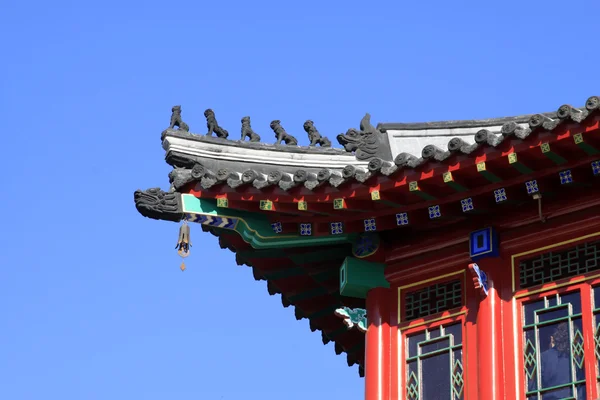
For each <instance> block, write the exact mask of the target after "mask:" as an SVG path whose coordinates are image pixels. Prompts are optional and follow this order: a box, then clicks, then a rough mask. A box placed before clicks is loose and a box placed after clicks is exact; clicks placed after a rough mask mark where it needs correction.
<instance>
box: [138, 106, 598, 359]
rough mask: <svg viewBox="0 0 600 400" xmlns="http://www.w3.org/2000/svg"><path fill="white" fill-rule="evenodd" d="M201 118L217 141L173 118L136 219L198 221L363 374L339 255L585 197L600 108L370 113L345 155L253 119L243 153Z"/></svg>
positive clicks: (341, 138) (245, 129)
mask: <svg viewBox="0 0 600 400" xmlns="http://www.w3.org/2000/svg"><path fill="white" fill-rule="evenodd" d="M205 116H207V126H208V131H209V134H212V133H214V134H216V135H217V136H218V137H212V135H204V134H203V135H196V134H193V133H190V132H189V127H188V126H187V125H186V124H185V123H183V121H182V120H181V108H180V107H174V108H173V116H172V121H171V122H172V123H171V126H170V127H169V128H168V129H166V130H165V131H163V132H162V136H161V139H162V144H163V148H164V150H165V151H166V155H165V158H166V161H167V162H168V163H169V164H170V165H172V166H173V167H174V169H173V170H172V171H171V173H170V174H169V182H170V183H171V188H170V190H169V192H164V191H162V190H160V189H149V190H146V191H137V192H136V194H135V202H136V207H137V209H138V211H139V212H140V213H141V214H142V215H144V216H146V217H149V218H154V219H162V220H169V221H174V222H178V221H181V220H185V221H188V222H195V223H199V224H201V225H202V228H203V229H204V230H207V231H210V232H211V233H213V234H214V235H216V236H218V237H219V243H220V244H221V247H223V248H228V249H230V250H231V251H233V252H235V253H236V260H237V262H238V264H246V265H249V266H250V267H252V269H253V272H254V277H255V279H257V280H263V279H264V280H266V281H267V288H268V290H269V293H270V294H272V295H273V294H277V293H280V294H281V297H282V304H283V305H284V306H289V305H293V306H294V308H295V315H296V317H297V318H308V319H309V320H310V327H311V329H313V330H320V331H321V332H322V336H323V342H324V343H327V342H328V341H330V340H331V341H334V342H335V351H336V353H337V354H340V353H342V352H345V353H346V354H347V358H348V364H349V365H353V364H358V365H359V366H360V369H361V371H362V367H364V340H362V339H363V338H362V336H361V335H362V333H361V332H358V331H356V330H352V331H347V330H346V329H345V327H344V325H343V323H342V321H341V320H340V319H339V318H337V317H336V316H335V315H334V312H333V311H334V310H335V309H336V307H342V306H346V307H359V308H364V300H363V299H354V298H348V297H345V296H341V295H340V292H339V282H338V273H339V269H340V266H341V264H342V263H343V262H344V259H345V257H348V256H350V257H367V258H368V257H378V254H379V253H377V251H378V249H379V246H378V245H373V246H372V248H370V249H367V251H366V252H365V251H364V250H365V249H364V248H363V249H361V248H360V246H359V244H360V243H362V244H361V245H364V243H367V242H369V240H370V241H371V242H370V243H371V244H373V243H379V240H381V242H383V243H395V244H401V243H402V242H403V241H405V242H406V241H407V240H410V239H415V240H416V239H418V238H425V237H427V236H429V237H431V236H432V235H435V232H436V230H437V229H440V228H442V227H444V230H442V232H447V230H448V229H449V228H450V227H453V226H458V224H463V225H464V226H466V225H478V226H481V224H490V225H495V224H500V225H501V224H502V215H503V213H510V212H512V210H516V209H518V210H519V211H520V212H531V213H534V214H535V215H537V213H538V203H536V202H534V201H532V198H533V199H537V201H540V199H541V196H542V194H543V196H544V199H546V198H548V199H549V200H547V201H548V202H551V201H557V200H560V199H569V198H571V197H572V196H579V195H580V194H587V195H589V194H590V193H589V191H590V187H592V185H593V184H594V182H597V181H596V178H597V177H599V176H600V99H599V98H598V97H596V96H593V97H590V98H589V99H588V100H587V101H586V103H585V106H584V107H581V108H575V107H571V106H569V105H563V106H561V107H560V108H559V109H558V111H556V112H554V113H542V114H532V115H525V116H516V117H507V118H496V119H486V120H473V121H444V122H432V123H411V124H399V123H381V124H379V125H377V127H374V126H373V125H371V123H370V115H369V114H366V115H365V117H364V118H363V119H362V121H361V122H360V128H359V129H349V130H347V131H346V133H344V134H340V135H338V136H337V141H338V142H339V143H340V145H342V146H343V148H342V149H339V148H332V147H331V142H330V141H329V139H327V138H324V137H323V136H321V135H320V134H319V133H318V131H317V130H316V128H315V127H314V123H313V122H312V121H310V120H309V121H307V122H306V123H305V124H304V128H305V131H306V132H307V134H308V136H309V139H310V140H311V143H312V144H313V146H304V147H303V146H298V145H297V140H296V138H294V137H293V136H292V135H289V134H288V133H287V132H286V131H285V130H284V129H283V127H282V124H281V121H278V120H275V121H273V122H272V123H271V127H272V129H273V131H274V133H275V136H276V138H277V139H278V142H281V143H280V144H268V143H261V142H260V141H259V140H260V138H259V137H258V135H257V134H256V133H254V131H253V130H252V128H251V127H250V118H249V117H245V118H243V119H242V129H241V131H242V137H244V136H245V137H248V138H250V141H243V140H230V139H228V137H229V132H227V131H226V130H225V129H223V128H222V127H220V126H219V125H218V123H217V122H216V117H215V114H214V112H213V111H212V110H207V111H206V112H205ZM175 127H179V129H175ZM282 143H287V144H282ZM586 191H587V192H586ZM545 201H546V200H545ZM546 204H548V203H546ZM507 205H508V206H507ZM540 207H541V206H540ZM539 210H542V208H539ZM540 218H542V219H543V216H542V215H541V211H540ZM450 229H451V228H450ZM365 238H366V239H369V240H366V241H365V240H363V239H365ZM407 243H408V242H407Z"/></svg>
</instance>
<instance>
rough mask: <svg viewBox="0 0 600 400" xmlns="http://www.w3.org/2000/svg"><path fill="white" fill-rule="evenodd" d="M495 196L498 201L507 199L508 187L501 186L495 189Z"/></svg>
mask: <svg viewBox="0 0 600 400" xmlns="http://www.w3.org/2000/svg"><path fill="white" fill-rule="evenodd" d="M494 198H495V199H496V203H502V202H503V201H506V200H507V199H508V198H507V197H506V189H504V188H500V189H496V190H494Z"/></svg>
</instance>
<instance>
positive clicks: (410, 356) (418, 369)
mask: <svg viewBox="0 0 600 400" xmlns="http://www.w3.org/2000/svg"><path fill="white" fill-rule="evenodd" d="M462 336H463V335H462V323H461V322H458V323H451V324H445V325H441V326H438V327H435V328H430V329H425V330H424V331H421V332H419V333H417V334H413V335H409V336H407V337H406V398H407V399H408V400H427V399H449V400H463V399H464V388H465V383H464V375H463V358H462V350H463V349H462V347H463V346H462V342H463V340H462Z"/></svg>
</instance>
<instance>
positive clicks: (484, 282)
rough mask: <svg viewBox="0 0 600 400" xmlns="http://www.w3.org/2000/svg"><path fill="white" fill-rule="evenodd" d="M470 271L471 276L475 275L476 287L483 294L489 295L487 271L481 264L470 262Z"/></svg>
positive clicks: (474, 282)
mask: <svg viewBox="0 0 600 400" xmlns="http://www.w3.org/2000/svg"><path fill="white" fill-rule="evenodd" d="M468 268H469V271H470V272H471V276H472V277H473V284H474V285H475V289H479V290H480V291H481V294H482V295H483V296H487V294H488V277H487V275H486V273H485V272H483V271H482V270H481V269H480V268H479V265H477V264H476V263H472V264H469V267H468Z"/></svg>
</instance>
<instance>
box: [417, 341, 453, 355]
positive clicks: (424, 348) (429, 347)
mask: <svg viewBox="0 0 600 400" xmlns="http://www.w3.org/2000/svg"><path fill="white" fill-rule="evenodd" d="M449 346H450V340H449V339H448V338H445V339H439V340H436V341H435V342H433V343H427V344H421V354H427V353H431V352H432V351H436V350H442V349H447V348H448V347H449Z"/></svg>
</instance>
